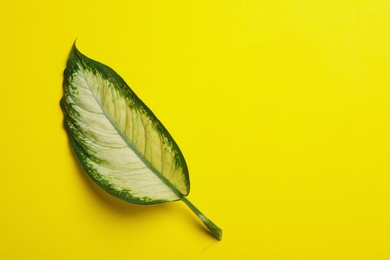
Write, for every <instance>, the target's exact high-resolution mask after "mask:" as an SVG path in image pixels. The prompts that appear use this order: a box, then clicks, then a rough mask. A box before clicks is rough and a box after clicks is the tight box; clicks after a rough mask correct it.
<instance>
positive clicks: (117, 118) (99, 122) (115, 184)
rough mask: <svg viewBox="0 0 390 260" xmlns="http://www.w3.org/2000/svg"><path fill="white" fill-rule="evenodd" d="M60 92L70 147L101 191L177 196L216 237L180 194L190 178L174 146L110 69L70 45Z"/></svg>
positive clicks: (152, 198) (155, 198)
mask: <svg viewBox="0 0 390 260" xmlns="http://www.w3.org/2000/svg"><path fill="white" fill-rule="evenodd" d="M63 92H64V95H63V97H62V99H61V102H60V104H61V108H62V110H63V112H64V127H65V130H66V132H67V133H68V137H69V141H70V145H71V148H72V150H73V152H74V154H75V155H76V157H77V159H78V160H79V162H80V164H81V165H82V167H83V169H84V170H85V171H86V172H87V174H88V175H89V176H90V177H91V178H92V179H93V180H94V181H95V182H96V183H97V184H98V185H99V186H100V187H101V188H102V189H104V190H105V191H106V192H108V193H110V194H111V195H113V196H115V197H118V198H120V199H122V200H125V201H127V202H130V203H136V204H142V205H148V204H157V203H162V202H169V201H176V200H182V201H183V202H184V203H185V204H186V205H188V206H189V207H190V209H191V210H192V211H193V212H194V213H195V214H196V215H197V216H198V217H199V218H200V219H201V220H202V222H203V223H204V224H205V225H206V226H207V227H208V228H209V230H210V231H211V233H212V234H213V235H214V236H215V237H217V238H218V239H221V238H222V231H221V229H220V228H218V227H217V226H216V225H215V224H214V223H212V222H211V221H210V220H209V219H208V218H206V217H205V216H204V215H203V214H202V213H201V212H200V211H199V210H198V209H197V208H196V207H195V206H194V205H193V204H192V203H191V202H190V201H189V200H188V199H187V198H186V196H187V195H188V193H189V191H190V180H189V175H188V168H187V165H186V162H185V160H184V157H183V154H182V153H181V151H180V149H179V147H178V145H177V144H176V142H175V141H174V140H173V138H172V137H171V135H170V134H169V133H168V131H167V130H166V129H165V127H164V126H163V125H162V123H161V122H160V121H159V120H158V119H157V118H156V116H155V115H154V114H153V112H152V111H151V110H150V109H149V108H148V107H147V106H146V105H145V104H144V103H143V102H142V101H141V100H140V99H139V98H138V97H137V95H136V94H135V93H134V92H133V91H132V90H131V89H130V88H129V86H128V85H127V84H126V83H125V81H124V80H123V79H122V78H121V77H120V76H119V75H118V74H117V73H116V72H115V71H114V70H112V69H111V68H110V67H108V66H106V65H104V64H102V63H100V62H97V61H95V60H92V59H90V58H88V57H86V56H85V55H83V54H82V53H81V52H79V51H78V49H77V48H76V45H75V44H74V45H73V47H72V49H71V52H70V54H69V58H68V62H67V67H66V69H65V71H64V81H63Z"/></svg>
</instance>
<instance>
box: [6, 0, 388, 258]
mask: <svg viewBox="0 0 390 260" xmlns="http://www.w3.org/2000/svg"><path fill="white" fill-rule="evenodd" d="M0 14H1V15H0V27H1V31H0V32H1V43H0V47H1V48H0V50H1V65H0V66H1V67H0V79H1V85H0V87H1V101H0V119H1V121H0V122H1V127H0V142H1V143H0V144H1V157H0V158H1V164H0V180H1V188H0V240H1V243H0V258H1V259H390V249H389V244H390V243H389V242H390V221H389V220H390V177H389V173H390V160H389V156H390V118H389V115H390V2H389V1H372V0H370V1H356V0H354V1H339V0H337V1H331V0H324V1H287V0H286V1H268V0H263V1H254V0H252V1H248V0H240V1H226V0H224V1H199V0H198V1H125V0H121V1H118V0H110V1H97V0H94V1H92V0H88V1H75V0H70V1H21V0H14V1H5V2H4V1H3V3H2V4H1V9H0ZM77 37H78V42H77V43H78V48H79V49H80V51H81V52H83V53H84V54H86V55H87V56H89V57H91V58H94V59H97V60H99V61H101V62H103V63H105V64H107V65H109V66H111V67H112V68H114V69H115V70H116V71H117V72H118V73H119V74H120V75H121V76H123V77H124V78H125V80H126V81H127V83H128V84H129V85H130V86H131V87H132V89H133V90H134V91H135V92H136V93H137V94H138V96H139V97H140V98H141V99H142V100H143V101H144V102H145V103H146V104H147V105H148V106H149V107H150V108H151V109H152V111H154V112H155V114H156V115H157V117H158V118H159V119H160V120H161V121H162V122H163V123H164V125H165V126H166V127H167V128H168V130H169V131H170V133H171V134H172V136H173V137H174V138H175V140H176V141H177V143H178V144H179V146H180V148H181V149H182V151H183V153H184V156H185V158H186V160H187V163H188V166H189V169H190V176H191V184H192V190H191V193H190V195H189V199H190V200H191V201H192V202H193V203H194V204H195V205H196V206H197V207H198V208H199V209H200V210H201V211H202V212H204V213H205V214H206V215H207V216H208V217H209V218H210V219H212V220H213V221H214V222H215V223H216V224H218V225H219V226H220V227H221V228H222V229H223V232H224V233H223V239H222V241H221V242H218V241H217V240H216V239H214V238H213V237H212V236H210V235H209V234H208V233H207V232H206V231H205V229H204V228H203V226H202V224H201V223H200V221H199V220H198V219H197V218H196V216H195V215H194V214H192V212H190V210H189V209H188V208H187V207H186V206H185V205H184V203H182V202H174V203H169V204H163V205H158V206H149V207H145V206H136V205H131V204H127V203H125V202H122V201H119V200H118V199H115V198H112V197H110V196H109V195H106V194H105V193H104V192H102V191H101V190H100V189H99V188H97V186H96V185H95V184H93V183H92V182H91V181H90V180H89V179H88V178H87V177H86V175H85V174H84V173H83V172H82V170H81V168H80V167H79V166H78V164H77V162H76V160H75V158H74V157H73V155H72V153H71V150H70V147H69V144H68V140H67V136H66V134H65V131H64V130H63V128H62V112H61V110H60V107H59V100H60V98H61V96H62V86H61V85H62V72H63V70H64V68H65V62H66V59H67V56H68V53H69V51H70V48H71V45H72V44H73V41H74V40H75V39H76V38H77Z"/></svg>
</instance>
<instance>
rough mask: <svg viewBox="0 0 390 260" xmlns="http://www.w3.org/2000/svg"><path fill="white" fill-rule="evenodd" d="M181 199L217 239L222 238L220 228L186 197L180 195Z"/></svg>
mask: <svg viewBox="0 0 390 260" xmlns="http://www.w3.org/2000/svg"><path fill="white" fill-rule="evenodd" d="M181 200H182V201H183V202H184V203H185V204H186V205H187V206H188V207H189V208H190V209H191V210H192V211H193V212H194V213H195V214H196V215H197V216H198V217H199V218H200V220H202V222H203V224H205V225H206V227H207V228H208V229H209V230H210V231H211V233H212V234H213V235H214V236H215V237H216V238H217V239H218V240H221V239H222V230H221V229H220V228H219V227H218V226H217V225H215V224H214V223H213V222H212V221H211V220H209V219H208V218H207V217H206V216H205V215H203V213H202V212H200V210H199V209H197V208H196V207H195V206H194V204H192V203H191V201H189V200H188V199H187V198H186V197H182V198H181Z"/></svg>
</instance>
